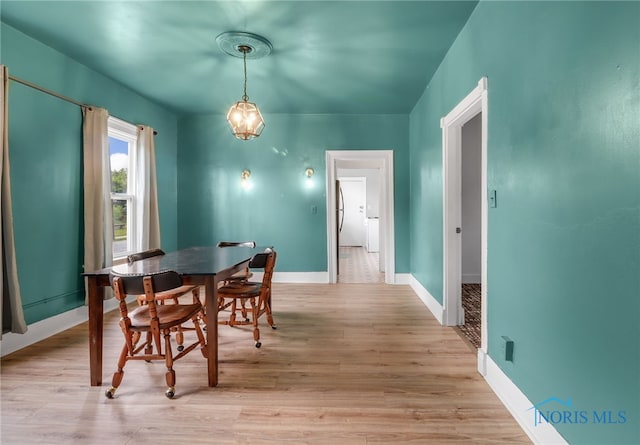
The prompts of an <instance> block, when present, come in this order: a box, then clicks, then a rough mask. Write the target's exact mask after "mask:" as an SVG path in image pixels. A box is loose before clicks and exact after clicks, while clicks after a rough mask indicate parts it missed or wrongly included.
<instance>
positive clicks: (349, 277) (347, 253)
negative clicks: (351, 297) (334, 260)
mask: <svg viewBox="0 0 640 445" xmlns="http://www.w3.org/2000/svg"><path fill="white" fill-rule="evenodd" d="M379 264H380V255H379V254H378V252H367V250H366V249H365V248H364V247H345V246H341V247H340V257H339V266H340V267H339V273H338V282H339V283H358V284H362V283H384V273H383V272H380V271H379V269H380V267H379Z"/></svg>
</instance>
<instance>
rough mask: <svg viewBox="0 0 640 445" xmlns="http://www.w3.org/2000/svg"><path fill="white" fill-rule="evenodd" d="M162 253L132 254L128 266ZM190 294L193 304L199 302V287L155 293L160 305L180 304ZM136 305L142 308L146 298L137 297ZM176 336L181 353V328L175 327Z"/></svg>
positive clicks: (147, 251) (184, 287)
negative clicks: (170, 302) (168, 302)
mask: <svg viewBox="0 0 640 445" xmlns="http://www.w3.org/2000/svg"><path fill="white" fill-rule="evenodd" d="M164 254H165V253H164V251H163V250H162V249H149V250H145V251H143V252H138V253H132V254H131V255H129V256H127V260H128V261H129V264H132V263H135V262H136V261H140V260H144V259H147V258H153V257H157V256H162V255H164ZM189 292H191V295H192V299H193V302H194V303H195V302H196V301H197V302H200V286H193V285H181V286H179V287H177V288H175V289H167V290H165V291H163V292H156V301H157V302H158V303H160V304H164V303H165V302H166V301H172V302H173V303H174V304H179V303H180V297H182V296H183V295H186V294H188V293H189ZM136 298H137V300H138V304H139V305H140V306H142V305H143V304H146V297H145V295H144V294H142V295H137V297H136ZM175 330H176V332H177V334H176V343H177V344H178V351H182V349H183V347H184V346H183V343H184V334H183V332H182V331H183V328H182V327H181V326H177V327H176V328H175Z"/></svg>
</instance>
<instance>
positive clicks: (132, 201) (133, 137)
mask: <svg viewBox="0 0 640 445" xmlns="http://www.w3.org/2000/svg"><path fill="white" fill-rule="evenodd" d="M108 135H109V137H113V138H116V139H120V140H123V141H126V142H128V143H129V153H128V155H129V167H128V171H127V190H128V191H129V193H111V200H112V201H113V200H115V199H118V200H126V201H127V206H128V211H127V251H126V252H125V253H124V255H122V256H118V257H116V256H114V258H113V261H114V262H117V261H118V260H120V259H122V258H125V257H126V256H127V255H128V254H129V253H133V252H136V251H138V250H139V245H140V240H138V239H137V233H138V231H137V227H136V222H137V217H136V215H137V197H136V195H135V193H136V190H137V185H136V180H137V177H136V175H137V171H136V166H137V165H138V163H137V154H138V129H137V127H136V126H135V125H133V124H130V123H129V122H125V121H123V120H121V119H118V118H116V117H113V116H109V121H108ZM109 169H110V167H109ZM108 174H109V175H111V172H110V171H109V172H108Z"/></svg>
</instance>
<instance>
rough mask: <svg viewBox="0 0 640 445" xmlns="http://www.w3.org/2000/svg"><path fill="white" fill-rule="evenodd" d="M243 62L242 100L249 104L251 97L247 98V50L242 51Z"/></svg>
mask: <svg viewBox="0 0 640 445" xmlns="http://www.w3.org/2000/svg"><path fill="white" fill-rule="evenodd" d="M242 60H243V61H244V95H243V96H242V100H243V101H245V102H247V101H248V100H249V96H247V50H246V49H243V50H242Z"/></svg>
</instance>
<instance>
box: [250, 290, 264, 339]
mask: <svg viewBox="0 0 640 445" xmlns="http://www.w3.org/2000/svg"><path fill="white" fill-rule="evenodd" d="M249 304H250V305H251V316H252V318H253V339H254V340H255V342H256V348H259V347H260V346H262V343H261V342H260V329H258V316H259V313H258V309H259V308H258V306H257V305H256V299H255V298H249Z"/></svg>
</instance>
